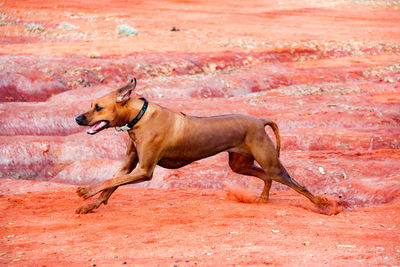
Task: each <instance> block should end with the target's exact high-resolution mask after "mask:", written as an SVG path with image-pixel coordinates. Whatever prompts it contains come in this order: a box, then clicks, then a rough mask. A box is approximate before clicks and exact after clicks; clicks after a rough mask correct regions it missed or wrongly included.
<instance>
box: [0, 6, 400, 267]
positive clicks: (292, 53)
mask: <svg viewBox="0 0 400 267" xmlns="http://www.w3.org/2000/svg"><path fill="white" fill-rule="evenodd" d="M319 2H320V3H319ZM325 2H326V3H325ZM325 2H324V1H311V0H310V1H261V0H260V1H257V0H252V1H241V2H238V1H226V0H222V1H217V2H216V3H212V2H211V1H105V0H102V1H95V2H93V1H81V0H74V1H48V0H41V1H14V0H10V1H3V3H2V4H1V5H0V28H1V31H0V101H1V104H0V114H1V115H0V135H1V137H0V177H1V178H2V179H0V213H1V214H0V265H4V266H60V265H61V266H64V265H70V266H118V265H124V264H126V265H128V266H158V265H159V266H174V265H177V266H195V265H199V266H230V265H231V266H240V265H242V266H262V265H273V266H276V265H277V266H280V265H284V266H299V265H301V264H303V265H306V266H321V265H333V266H366V265H382V266H399V265H400V204H399V203H400V202H399V201H400V163H399V162H400V161H399V160H400V150H399V148H400V126H399V123H400V115H399V110H400V97H399V89H400V65H399V60H400V45H399V40H400V28H399V27H398V26H399V25H400V15H399V5H398V4H396V3H395V1H365V3H363V4H357V2H360V1H354V2H352V1H325ZM33 23H34V24H33ZM118 25H129V26H131V27H133V28H135V29H137V30H138V35H136V36H129V37H124V36H118V35H117V34H116V27H117V26H118ZM60 26H61V27H60ZM173 27H175V29H178V30H179V31H171V29H172V28H173ZM131 76H136V77H137V78H138V88H137V90H136V93H137V95H142V96H145V97H146V98H148V99H149V100H151V101H154V102H156V103H159V104H161V105H163V106H166V107H168V108H172V109H174V110H179V111H183V112H185V113H187V114H191V115H198V116H210V115H218V114H224V113H247V114H250V115H253V116H256V117H271V118H272V119H274V120H276V121H277V122H278V125H279V127H280V131H281V136H282V151H281V160H282V162H283V164H284V165H285V166H286V168H287V169H288V171H289V172H290V174H291V176H293V177H294V178H295V179H296V180H298V181H299V182H301V183H303V184H305V185H306V186H307V187H308V188H309V189H310V190H311V191H312V192H314V193H315V194H319V195H328V196H329V197H330V198H332V199H336V200H340V201H343V203H345V204H346V208H345V210H344V211H343V212H341V213H339V214H338V215H336V216H326V215H322V214H320V213H319V212H318V211H316V209H315V208H314V207H313V206H312V204H311V203H310V202H309V201H308V200H307V199H305V198H304V197H302V196H300V195H298V194H297V193H295V192H293V191H290V190H288V189H287V188H286V187H285V186H283V185H278V184H276V183H273V187H272V191H271V196H270V201H269V202H268V203H254V201H253V200H254V197H255V196H257V195H258V194H260V192H261V189H262V183H261V182H260V181H259V180H258V179H256V178H250V177H243V176H240V175H237V174H234V173H232V172H231V171H230V170H229V167H228V164H227V156H226V155H218V156H216V157H213V158H210V159H205V160H202V161H200V162H196V163H193V164H191V165H189V166H186V167H184V168H182V169H178V170H164V169H161V168H159V169H156V171H155V174H154V178H153V180H151V181H150V182H146V183H143V184H142V185H141V186H143V187H144V188H134V187H123V188H120V189H118V190H117V192H116V193H115V195H113V196H112V197H111V199H110V201H109V204H108V205H107V206H102V207H100V208H99V209H98V210H96V211H95V212H94V213H91V214H87V215H76V214H75V213H74V211H75V209H76V208H77V207H79V206H81V205H82V204H83V203H85V201H83V200H82V199H79V198H78V196H77V195H76V194H75V189H76V185H78V184H93V183H98V182H100V181H104V180H105V179H108V178H110V177H111V175H112V174H113V173H114V172H115V170H116V169H117V167H118V165H119V164H120V160H121V159H122V157H123V155H124V149H125V143H126V139H127V138H126V136H125V135H124V134H120V135H118V136H114V135H113V133H112V130H107V131H104V132H102V133H100V134H97V135H95V136H88V135H86V134H85V133H84V129H83V128H80V127H78V126H77V125H76V123H75V121H74V117H75V116H76V115H78V114H79V113H81V112H83V111H85V110H86V109H87V108H88V107H89V103H90V100H91V99H93V98H96V97H99V96H101V95H103V94H105V93H107V92H110V91H111V90H113V89H114V88H116V87H117V86H119V85H122V84H123V83H125V82H126V81H127V80H128V78H130V77H131ZM38 180H42V181H38ZM224 184H225V185H226V184H228V185H229V186H230V187H228V188H227V189H226V191H224V188H223V185H224ZM87 201H90V200H87ZM246 202H247V203H246Z"/></svg>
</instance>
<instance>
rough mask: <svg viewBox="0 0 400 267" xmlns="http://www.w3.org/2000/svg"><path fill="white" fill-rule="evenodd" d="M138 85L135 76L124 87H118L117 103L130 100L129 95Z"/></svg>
mask: <svg viewBox="0 0 400 267" xmlns="http://www.w3.org/2000/svg"><path fill="white" fill-rule="evenodd" d="M135 87H136V78H133V79H132V80H130V81H129V82H128V84H127V85H125V86H124V87H122V88H120V89H118V91H117V93H118V95H117V103H120V104H125V103H126V101H128V100H129V97H130V96H131V93H132V90H133V89H135Z"/></svg>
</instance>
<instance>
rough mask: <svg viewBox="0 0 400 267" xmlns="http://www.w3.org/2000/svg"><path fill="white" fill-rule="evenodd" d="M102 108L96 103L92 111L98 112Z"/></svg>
mask: <svg viewBox="0 0 400 267" xmlns="http://www.w3.org/2000/svg"><path fill="white" fill-rule="evenodd" d="M102 109H103V108H102V107H100V106H98V105H96V106H95V107H94V111H96V112H98V111H100V110H102Z"/></svg>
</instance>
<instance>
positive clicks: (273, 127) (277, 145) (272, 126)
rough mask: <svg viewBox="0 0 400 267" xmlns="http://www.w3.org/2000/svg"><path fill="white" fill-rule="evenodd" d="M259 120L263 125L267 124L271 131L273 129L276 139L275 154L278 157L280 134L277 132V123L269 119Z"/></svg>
mask: <svg viewBox="0 0 400 267" xmlns="http://www.w3.org/2000/svg"><path fill="white" fill-rule="evenodd" d="M261 121H262V122H263V123H264V126H266V125H268V126H269V127H271V128H272V131H274V134H275V139H276V154H277V155H278V158H279V154H280V152H281V136H280V134H279V129H278V125H277V124H276V123H275V122H274V121H272V120H270V119H261Z"/></svg>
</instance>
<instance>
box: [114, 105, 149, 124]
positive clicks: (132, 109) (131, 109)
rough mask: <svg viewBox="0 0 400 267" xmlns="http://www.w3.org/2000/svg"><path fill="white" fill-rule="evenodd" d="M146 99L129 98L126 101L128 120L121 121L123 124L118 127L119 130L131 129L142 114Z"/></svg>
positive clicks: (145, 107)
mask: <svg viewBox="0 0 400 267" xmlns="http://www.w3.org/2000/svg"><path fill="white" fill-rule="evenodd" d="M148 104H149V103H148V101H147V100H146V99H145V98H143V97H141V98H139V99H131V100H130V101H129V102H128V103H127V105H126V106H127V110H126V111H127V112H126V114H128V115H129V116H128V120H127V121H124V122H123V125H122V126H120V127H119V130H121V131H129V130H131V129H132V128H133V127H134V126H135V125H136V124H137V123H138V122H139V121H140V120H141V119H142V117H143V116H144V114H145V113H146V111H147V108H148Z"/></svg>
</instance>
